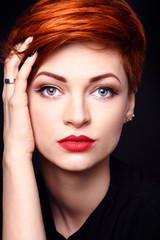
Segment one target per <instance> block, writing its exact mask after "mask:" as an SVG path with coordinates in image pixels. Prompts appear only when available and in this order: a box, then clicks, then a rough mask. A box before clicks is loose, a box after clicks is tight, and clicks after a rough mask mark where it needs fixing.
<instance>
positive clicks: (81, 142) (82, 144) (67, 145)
mask: <svg viewBox="0 0 160 240" xmlns="http://www.w3.org/2000/svg"><path fill="white" fill-rule="evenodd" d="M57 143H58V144H59V145H60V146H61V147H62V148H64V149H66V150H67V151H70V152H83V151H87V150H89V149H90V148H91V147H92V146H93V145H94V143H95V140H94V139H92V138H89V137H87V136H85V135H80V136H75V135H70V136H68V137H66V138H63V139H61V140H59V141H58V142H57Z"/></svg>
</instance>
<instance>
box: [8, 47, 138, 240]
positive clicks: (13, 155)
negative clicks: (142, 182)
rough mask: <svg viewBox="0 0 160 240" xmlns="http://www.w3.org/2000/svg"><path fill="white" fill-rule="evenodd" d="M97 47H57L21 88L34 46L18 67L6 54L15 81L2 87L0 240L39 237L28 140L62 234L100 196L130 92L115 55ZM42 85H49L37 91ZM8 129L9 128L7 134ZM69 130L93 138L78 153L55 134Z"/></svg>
mask: <svg viewBox="0 0 160 240" xmlns="http://www.w3.org/2000/svg"><path fill="white" fill-rule="evenodd" d="M25 44H26V43H24V44H23V45H25ZM21 47H22V46H21ZM23 47H24V46H23ZM25 47H27V46H25ZM90 47H92V48H90ZM100 47H101V46H99V45H97V44H91V43H90V44H89V45H88V46H87V45H85V44H71V45H67V46H65V47H61V48H60V49H58V50H56V51H55V52H53V53H52V54H51V55H50V56H49V57H48V58H47V59H46V60H45V61H44V62H43V63H42V65H41V66H40V68H39V70H38V73H37V75H36V76H35V77H34V79H33V80H32V82H31V84H30V85H29V87H28V88H27V84H26V83H27V77H28V75H29V73H30V71H31V67H32V65H33V64H34V62H35V60H36V57H37V53H36V54H35V55H34V56H32V57H30V58H28V59H27V60H26V62H25V63H24V65H23V68H21V70H20V71H19V72H18V70H17V67H18V65H19V64H20V60H19V58H18V57H16V56H15V55H13V56H12V57H10V58H8V59H7V60H6V64H5V78H8V77H15V78H16V83H15V84H14V85H12V86H11V85H7V86H6V85H5V86H4V92H3V100H4V105H5V106H6V108H5V118H6V120H5V122H6V123H5V128H4V146H5V148H4V158H3V165H4V167H3V168H4V173H5V174H4V198H3V199H4V210H5V211H4V212H5V214H4V219H3V221H4V224H3V225H4V228H3V240H4V239H10V236H11V235H12V237H11V239H12V240H13V239H45V234H44V227H43V222H42V216H41V210H40V206H39V199H38V193H37V187H36V183H35V178H34V172H33V167H32V163H31V158H32V152H33V150H34V145H35V144H36V146H37V148H38V149H39V152H40V155H41V156H40V162H41V167H42V173H43V176H44V180H45V183H46V186H47V189H48V192H49V201H50V204H51V209H52V213H53V217H54V221H55V225H56V229H57V231H58V232H60V233H61V234H62V235H64V236H65V237H66V238H68V237H69V236H70V235H71V234H73V233H74V232H75V231H77V230H78V229H79V228H80V227H81V226H82V225H83V223H84V222H85V221H86V219H87V218H88V216H89V215H90V214H91V213H92V212H93V211H94V209H95V208H96V207H97V206H98V204H99V203H100V201H101V200H102V199H103V198H104V196H105V195H106V193H107V191H108V188H109V184H110V169H109V155H110V154H111V152H112V151H113V150H114V148H115V147H116V145H117V143H118V141H119V137H120V134H121V129H122V126H123V124H124V123H125V122H126V119H127V118H129V117H131V116H132V114H133V111H134V103H135V94H134V93H132V94H130V95H129V94H128V80H127V76H126V74H125V71H124V68H123V61H122V59H121V56H120V54H118V52H116V51H113V50H107V49H106V50H96V49H97V48H98V49H99V48H100ZM93 48H94V49H93ZM53 74H54V76H53ZM51 75H52V76H51ZM57 76H60V77H57ZM97 76H99V77H97ZM95 77H96V78H95ZM58 78H59V79H61V81H60V80H58ZM17 79H18V80H17ZM93 79H94V80H93ZM62 80H63V81H62ZM64 80H65V81H64ZM44 86H45V87H46V86H49V87H46V88H45V89H44V88H43V91H42V90H41V91H40V89H41V88H42V87H44ZM104 87H105V88H104ZM111 89H113V91H112V90H111ZM100 90H101V91H100ZM27 96H28V97H27ZM11 99H12V100H14V101H10V100H11ZM28 106H29V109H28ZM9 116H10V117H9ZM17 126H18V127H17ZM31 126H32V127H31ZM32 128H33V129H32ZM9 132H12V133H13V134H10V135H9V136H8V133H9ZM71 134H74V135H86V136H88V137H90V138H93V139H95V145H94V146H93V147H92V148H91V149H89V150H87V151H84V152H69V151H67V150H65V149H62V148H61V147H60V146H59V145H58V144H57V141H58V140H60V139H62V138H64V137H67V136H69V135H71ZM17 136H18V137H17ZM33 136H34V137H33ZM42 136H43V137H42ZM24 156H25V157H24ZM11 159H12V161H11ZM11 177H12V179H13V183H14V184H11V181H10V179H11ZM26 183H27V184H26ZM54 183H56V184H54ZM24 186H25V187H24ZM15 193H16V194H15ZM17 193H18V197H17ZM22 198H23V199H25V201H24V200H23V204H22V201H21V200H22ZM7 199H8V200H7ZM11 199H12V202H11V204H8V203H9V202H10V201H11ZM7 201H8V202H7ZM26 208H27V211H26ZM14 209H16V211H15V210H14ZM33 209H34V211H33ZM14 211H15V212H14ZM17 212H18V217H17ZM26 212H27V213H26ZM15 215H16V221H15V219H13V218H14V216H15ZM30 219H32V221H31V223H30ZM18 226H21V231H20V230H19V227H18ZM28 234H30V235H29V236H28ZM18 237H19V238H18Z"/></svg>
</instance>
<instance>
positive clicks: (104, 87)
mask: <svg viewBox="0 0 160 240" xmlns="http://www.w3.org/2000/svg"><path fill="white" fill-rule="evenodd" d="M47 89H53V91H57V90H58V91H59V92H60V93H61V90H60V89H58V88H57V87H55V86H49V85H45V86H42V87H41V88H39V89H37V90H36V92H37V93H42V92H44V91H45V90H47ZM101 89H102V90H105V91H107V92H109V93H110V96H113V95H118V94H119V93H118V92H117V91H115V90H114V89H113V88H110V87H106V86H101V87H98V88H97V89H95V90H94V91H93V92H92V94H93V95H95V96H96V94H94V93H95V92H96V91H100V90H101ZM47 95H48V96H49V97H53V96H57V95H55V94H54V95H49V94H47ZM58 95H59V94H58ZM107 95H108V94H107ZM110 96H106V95H105V96H100V95H99V96H97V97H99V98H108V97H110Z"/></svg>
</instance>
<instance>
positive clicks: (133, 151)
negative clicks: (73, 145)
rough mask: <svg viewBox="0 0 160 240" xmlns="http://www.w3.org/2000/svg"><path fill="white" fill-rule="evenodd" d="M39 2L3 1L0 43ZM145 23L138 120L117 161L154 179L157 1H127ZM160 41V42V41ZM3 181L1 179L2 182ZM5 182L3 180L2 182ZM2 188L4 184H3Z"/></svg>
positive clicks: (159, 163) (158, 160)
mask: <svg viewBox="0 0 160 240" xmlns="http://www.w3.org/2000/svg"><path fill="white" fill-rule="evenodd" d="M33 2H36V0H34V1H33V0H16V1H12V0H11V1H9V0H6V1H2V0H1V2H0V40H2V39H5V38H6V36H7V34H8V32H9V31H10V30H11V27H12V25H13V23H14V21H15V20H16V19H17V18H18V16H19V15H20V14H21V12H22V11H23V10H24V9H26V7H28V6H29V5H30V4H32V3H33ZM127 2H128V3H129V4H131V6H132V8H133V9H134V10H135V12H136V13H137V15H138V16H139V18H140V20H141V21H142V23H143V25H144V28H145V32H146V38H147V51H146V61H145V65H144V71H143V76H142V84H141V86H140V88H139V91H138V93H137V98H136V108H135V116H136V117H135V118H134V120H133V121H132V122H130V123H128V124H126V125H125V126H124V129H123V133H122V137H121V140H120V143H119V145H118V147H117V149H116V150H115V152H114V155H116V156H117V157H118V158H120V159H122V160H123V161H125V162H129V163H131V164H133V165H136V166H138V167H140V168H141V169H142V170H144V171H145V172H146V173H148V174H149V175H150V176H151V177H159V175H160V156H159V150H160V144H159V143H160V140H159V138H160V79H159V76H158V70H159V64H160V61H159V54H158V50H159V44H158V38H159V36H160V34H159V29H160V28H159V24H160V20H159V18H158V8H159V7H158V6H159V5H158V1H157V0H152V1H146V0H128V1H127ZM159 42H160V41H159ZM0 80H1V81H0V95H1V93H2V88H3V66H2V65H0ZM2 154H3V108H2V98H1V96H0V159H2ZM0 181H1V179H0ZM1 182H2V181H1ZM1 187H2V185H1Z"/></svg>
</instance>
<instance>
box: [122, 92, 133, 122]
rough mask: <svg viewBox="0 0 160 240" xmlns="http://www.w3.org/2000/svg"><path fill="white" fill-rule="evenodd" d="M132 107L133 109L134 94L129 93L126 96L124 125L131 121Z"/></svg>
mask: <svg viewBox="0 0 160 240" xmlns="http://www.w3.org/2000/svg"><path fill="white" fill-rule="evenodd" d="M134 107H135V93H134V92H133V93H130V94H129V96H128V103H127V107H126V115H125V118H124V123H126V122H128V121H131V120H132V118H133V117H134Z"/></svg>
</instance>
